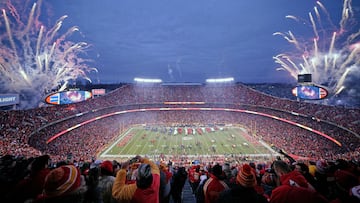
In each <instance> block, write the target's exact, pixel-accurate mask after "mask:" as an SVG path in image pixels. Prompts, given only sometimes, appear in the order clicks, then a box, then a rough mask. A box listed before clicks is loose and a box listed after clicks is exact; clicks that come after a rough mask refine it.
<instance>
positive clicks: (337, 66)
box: [273, 0, 360, 95]
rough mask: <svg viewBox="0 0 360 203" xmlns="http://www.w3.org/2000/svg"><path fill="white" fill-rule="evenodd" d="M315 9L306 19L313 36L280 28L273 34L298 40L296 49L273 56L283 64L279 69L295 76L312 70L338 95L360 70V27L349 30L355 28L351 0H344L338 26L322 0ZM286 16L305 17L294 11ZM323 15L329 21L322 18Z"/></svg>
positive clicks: (289, 40) (289, 17)
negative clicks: (302, 37) (308, 37)
mask: <svg viewBox="0 0 360 203" xmlns="http://www.w3.org/2000/svg"><path fill="white" fill-rule="evenodd" d="M318 7H319V9H318ZM312 12H314V14H313V13H312ZM312 12H309V15H308V17H309V20H308V21H307V22H304V23H303V24H305V25H311V29H312V32H313V36H312V39H311V40H298V39H300V38H299V37H295V35H294V34H293V33H292V32H291V31H288V32H285V33H283V32H276V33H274V34H273V35H278V36H282V37H283V38H284V39H285V40H287V41H288V42H289V43H291V44H294V46H295V48H296V51H295V52H294V53H282V54H279V55H277V56H274V57H273V58H274V61H275V63H277V64H279V65H280V68H277V70H286V71H288V72H289V73H290V75H291V76H292V77H293V78H294V79H297V75H298V74H304V73H310V74H312V79H313V82H314V83H316V84H320V85H324V86H326V87H327V88H328V90H329V91H330V93H332V94H333V95H336V94H339V93H340V92H342V91H344V90H346V88H347V87H346V81H347V78H349V77H350V76H352V75H355V74H358V72H359V70H360V67H359V65H360V64H359V63H360V48H359V47H360V42H359V37H360V30H358V31H355V32H353V33H349V32H351V31H353V28H354V27H353V24H352V23H353V22H354V21H353V20H354V18H353V17H354V12H353V9H352V7H351V0H344V3H343V9H342V13H341V20H340V22H339V26H338V28H336V26H335V24H334V23H333V22H332V21H331V17H330V14H329V12H328V11H327V10H326V8H325V6H324V5H323V4H322V3H320V2H319V1H318V2H316V6H315V7H314V10H313V11H312ZM314 16H316V17H314ZM286 18H287V19H291V20H294V21H296V22H300V21H302V20H299V19H301V18H298V17H295V16H292V15H288V16H286ZM322 18H324V19H326V21H325V22H322ZM326 25H328V26H327V28H326Z"/></svg>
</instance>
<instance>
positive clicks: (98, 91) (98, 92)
mask: <svg viewBox="0 0 360 203" xmlns="http://www.w3.org/2000/svg"><path fill="white" fill-rule="evenodd" d="M91 92H92V94H93V95H94V96H95V95H104V94H105V89H92V90H91Z"/></svg>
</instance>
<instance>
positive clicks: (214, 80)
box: [206, 77, 234, 83]
mask: <svg viewBox="0 0 360 203" xmlns="http://www.w3.org/2000/svg"><path fill="white" fill-rule="evenodd" d="M233 81H234V78H233V77H230V78H209V79H206V82H207V83H225V82H233Z"/></svg>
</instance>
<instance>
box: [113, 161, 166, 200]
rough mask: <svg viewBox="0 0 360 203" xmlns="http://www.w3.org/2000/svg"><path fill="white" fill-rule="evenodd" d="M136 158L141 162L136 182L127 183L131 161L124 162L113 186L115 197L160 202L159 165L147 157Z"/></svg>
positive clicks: (117, 198)
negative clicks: (127, 170)
mask: <svg viewBox="0 0 360 203" xmlns="http://www.w3.org/2000/svg"><path fill="white" fill-rule="evenodd" d="M135 159H137V161H139V162H140V163H141V164H140V166H139V168H138V175H137V177H136V183H135V184H134V183H133V184H126V169H127V168H128V166H129V163H130V161H127V162H125V163H122V164H121V169H120V170H119V171H118V172H117V175H116V178H115V182H114V186H113V188H112V195H113V197H114V198H115V199H116V200H117V201H125V202H134V203H143V202H151V203H159V192H160V169H159V167H158V166H157V165H156V164H155V163H154V162H152V161H150V160H149V159H147V158H142V157H140V156H137V157H135Z"/></svg>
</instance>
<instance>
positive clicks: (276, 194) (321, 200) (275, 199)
mask: <svg viewBox="0 0 360 203" xmlns="http://www.w3.org/2000/svg"><path fill="white" fill-rule="evenodd" d="M273 168H274V171H275V173H276V175H277V177H278V178H280V185H279V186H278V187H276V188H275V189H274V190H273V191H272V193H271V197H270V203H286V202H291V203H304V202H306V203H327V202H328V200H327V199H326V198H325V197H324V196H322V195H321V194H320V193H318V192H317V191H316V190H315V189H314V188H313V187H312V186H311V185H310V184H309V183H308V182H307V180H306V179H305V177H304V176H303V175H302V174H301V173H300V172H298V171H292V170H291V168H290V166H289V165H288V164H287V163H286V162H284V161H282V160H277V161H274V162H273Z"/></svg>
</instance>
